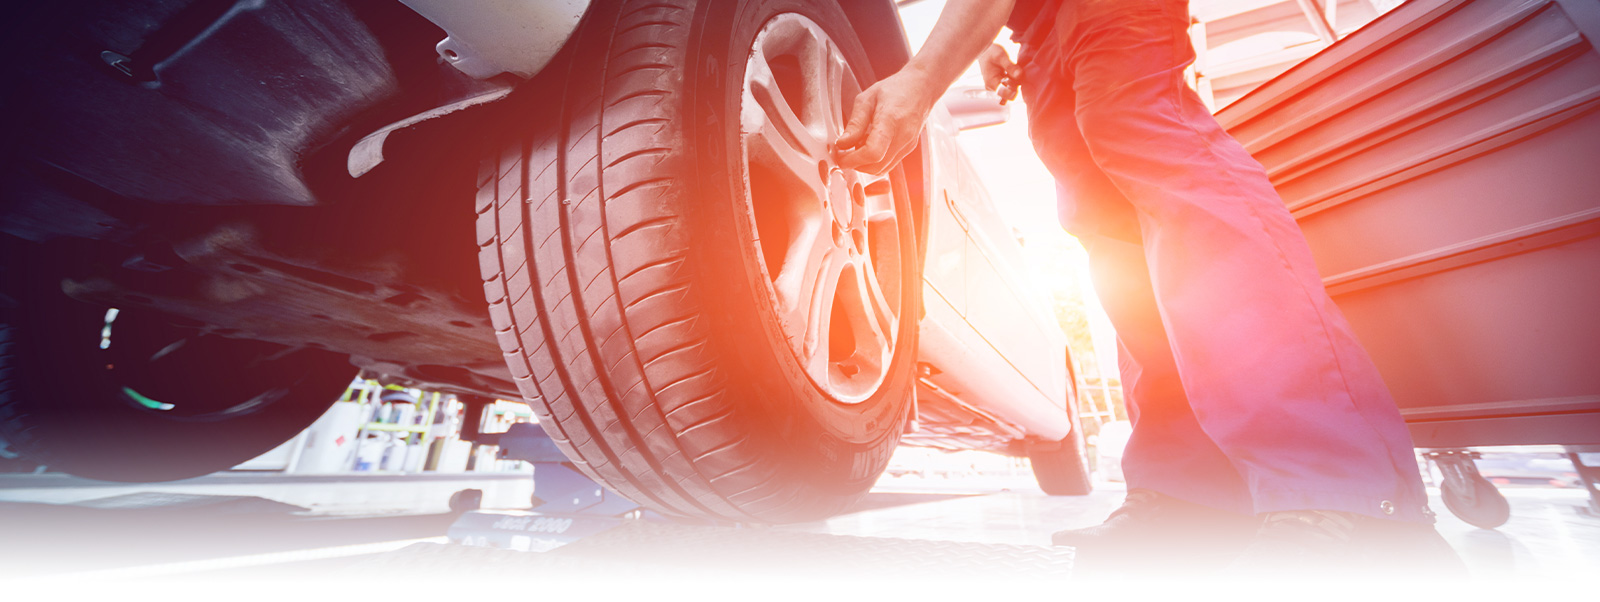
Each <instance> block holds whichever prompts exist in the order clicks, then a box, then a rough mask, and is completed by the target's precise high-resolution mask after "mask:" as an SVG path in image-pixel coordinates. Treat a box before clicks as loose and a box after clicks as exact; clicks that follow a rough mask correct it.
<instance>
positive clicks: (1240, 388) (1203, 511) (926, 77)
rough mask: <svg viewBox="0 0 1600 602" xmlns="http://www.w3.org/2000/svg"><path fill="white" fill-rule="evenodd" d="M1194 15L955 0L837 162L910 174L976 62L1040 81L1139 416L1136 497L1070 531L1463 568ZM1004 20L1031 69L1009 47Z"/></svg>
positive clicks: (1072, 222) (867, 103)
mask: <svg viewBox="0 0 1600 602" xmlns="http://www.w3.org/2000/svg"><path fill="white" fill-rule="evenodd" d="M1189 23H1190V17H1189V10H1188V3H1187V1H1186V0H1015V2H1013V1H1012V0H949V1H948V2H947V4H946V5H945V7H944V9H943V12H942V13H941V14H940V16H939V20H938V22H937V23H936V25H935V26H934V30H933V32H932V34H931V35H930V36H929V38H928V40H927V42H926V43H925V44H924V46H923V48H922V50H921V51H920V52H919V53H918V54H917V55H916V57H915V58H913V59H912V60H911V62H910V63H909V64H907V65H906V66H905V67H904V68H902V69H901V70H900V71H899V72H897V73H894V74H893V75H890V76H889V77H888V78H886V79H884V80H882V81H880V82H878V83H877V84H875V85H873V86H871V87H870V88H868V89H867V90H866V91H864V92H862V93H861V95H860V96H859V97H857V100H856V102H855V106H854V109H853V111H852V114H851V116H850V120H849V122H848V123H847V125H846V127H845V130H844V132H843V134H842V135H841V136H840V138H839V140H838V141H837V143H836V145H837V153H838V154H837V158H838V160H839V163H840V164H841V166H843V167H846V168H856V169H861V170H865V171H868V172H874V173H882V172H884V171H887V170H888V169H889V168H891V167H893V166H894V165H895V164H896V163H897V162H898V161H899V160H900V159H901V158H902V157H904V156H905V155H906V154H907V153H908V152H909V151H910V150H911V148H912V147H913V146H914V145H915V144H916V143H917V140H918V135H919V133H920V131H921V129H922V125H923V122H924V120H925V119H926V117H927V115H928V113H929V111H930V110H931V109H932V108H933V106H934V103H935V102H937V101H938V99H939V98H940V96H941V94H942V93H943V92H944V91H945V90H946V89H947V88H948V87H949V86H950V85H951V84H952V83H953V82H954V81H955V80H956V78H957V77H959V76H960V75H961V73H962V72H963V71H965V70H966V68H967V67H968V66H969V65H971V64H972V62H973V61H974V60H975V59H977V60H979V63H980V69H981V70H982V73H983V77H984V81H985V83H986V85H987V86H988V87H989V88H990V89H996V88H1012V87H1013V86H1016V85H1019V84H1020V85H1021V86H1023V88H1022V91H1023V94H1024V96H1025V99H1026V101H1027V103H1026V104H1027V107H1028V121H1029V128H1030V132H1029V134H1030V137H1031V138H1032V140H1033V146H1034V150H1035V151H1036V152H1037V153H1038V154H1039V156H1040V157H1041V158H1042V159H1043V161H1044V163H1045V165H1046V167H1048V168H1049V170H1050V172H1051V174H1052V175H1053V176H1054V177H1055V178H1056V180H1057V184H1058V190H1059V191H1060V192H1061V194H1060V197H1061V198H1060V201H1059V202H1060V205H1059V206H1060V213H1061V217H1062V223H1063V225H1064V226H1065V227H1066V228H1067V230H1068V231H1069V232H1071V233H1072V234H1073V235H1075V236H1077V237H1078V239H1079V240H1080V241H1082V243H1083V245H1084V247H1085V248H1086V249H1087V250H1088V253H1089V258H1090V264H1091V268H1092V272H1093V277H1094V282H1095V289H1096V291H1097V292H1098V294H1099V295H1100V299H1101V301H1102V304H1103V305H1104V306H1105V308H1106V311H1107V313H1108V314H1109V315H1110V317H1111V321H1112V323H1113V325H1114V326H1115V327H1116V330H1117V333H1118V340H1119V344H1120V347H1119V349H1120V351H1121V358H1122V361H1121V366H1120V369H1121V374H1122V383H1123V388H1124V398H1125V399H1126V400H1127V405H1128V414H1129V416H1130V417H1131V418H1132V420H1133V425H1134V428H1133V435H1132V438H1131V439H1130V440H1129V442H1128V447H1127V450H1126V451H1125V452H1124V457H1123V460H1122V463H1123V471H1124V473H1125V475H1126V480H1127V483H1128V488H1129V489H1128V494H1127V497H1126V499H1125V501H1124V502H1123V503H1122V505H1121V506H1120V507H1119V508H1117V509H1116V510H1115V511H1114V512H1112V513H1111V515H1110V517H1109V518H1107V519H1106V520H1105V522H1104V523H1102V524H1100V525H1096V526H1093V527H1089V528H1084V529H1073V530H1067V531H1061V532H1059V533H1056V534H1055V536H1054V538H1053V539H1054V541H1055V543H1056V544H1058V545H1071V546H1075V547H1076V548H1077V549H1078V550H1079V557H1080V558H1081V559H1083V560H1084V561H1086V563H1087V562H1092V561H1094V560H1097V559H1098V560H1111V559H1121V560H1126V561H1130V562H1135V563H1139V564H1140V565H1141V566H1167V568H1174V569H1176V568H1182V567H1184V566H1186V565H1187V566H1193V565H1194V564H1195V563H1197V562H1202V560H1201V559H1219V558H1220V559H1223V561H1224V562H1227V561H1229V559H1231V566H1232V567H1233V568H1234V570H1237V571H1242V572H1247V573H1248V572H1249V571H1252V570H1256V569H1261V570H1274V571H1278V570H1284V569H1288V570H1297V571H1319V570H1327V569H1328V568H1330V567H1333V566H1355V564H1354V563H1364V564H1361V565H1360V566H1368V567H1385V568H1390V569H1396V570H1401V569H1400V567H1406V568H1407V569H1409V568H1415V567H1417V566H1425V567H1432V568H1443V569H1445V570H1453V569H1454V568H1455V567H1456V566H1457V563H1459V560H1458V559H1456V557H1455V555H1454V553H1453V552H1452V551H1450V548H1449V546H1448V544H1446V543H1445V542H1444V540H1443V539H1442V538H1440V537H1439V535H1438V533H1437V532H1436V531H1435V530H1434V528H1433V526H1432V523H1433V513H1432V512H1431V511H1429V509H1428V507H1427V504H1428V501H1427V495H1426V493H1425V491H1424V489H1423V486H1422V480H1421V477H1420V475H1419V472H1418V468H1417V460H1416V458H1415V454H1414V451H1413V445H1412V442H1411V438H1410V434H1409V432H1408V431H1407V430H1406V426H1405V424H1404V422H1403V421H1402V419H1401V417H1400V413H1399V410H1398V409H1397V408H1396V406H1395V403H1394V400H1393V398H1392V397H1391V396H1390V394H1389V392H1388V389H1387V388H1386V387H1385V386H1384V384H1383V381H1382V379H1381V377H1380V376H1379V374H1378V372H1377V369H1376V367H1375V366H1374V364H1373V362H1372V361H1371V359H1370V358H1369V357H1368V356H1367V354H1366V352H1365V351H1364V350H1363V349H1362V347H1361V344H1360V343H1359V342H1358V341H1357V340H1356V337H1355V334H1354V333H1353V332H1352V331H1351V329H1350V326H1349V325H1348V324H1347V323H1346V321H1345V319H1344V316H1343V314H1342V313H1341V312H1340V311H1339V309H1338V308H1337V307H1335V306H1334V304H1333V301H1332V300H1331V299H1330V298H1329V296H1328V294H1327V292H1326V291H1325V290H1324V289H1323V286H1322V280H1321V278H1320V276H1319V275H1318V273H1317V269H1316V265H1315V264H1314V263H1313V260H1312V256H1311V251H1310V248H1309V247H1308V246H1307V243H1306V240H1305V237H1304V235H1303V234H1302V233H1301V232H1300V229H1299V226H1298V225H1297V224H1296V223H1295V221H1294V219H1293V217H1292V216H1291V215H1290V214H1289V212H1288V210H1287V209H1286V208H1285V206H1284V204H1283V201H1282V200H1281V199H1280V198H1279V197H1278V195H1277V193H1276V191H1274V190H1273V188H1272V184H1271V183H1270V182H1269V181H1268V180H1267V176H1266V172H1265V171H1264V170H1263V168H1262V167H1261V165H1260V164H1259V163H1257V162H1256V161H1255V160H1254V159H1253V158H1251V157H1250V155H1249V154H1248V153H1247V152H1246V151H1245V149H1244V147H1243V146H1241V145H1240V144H1239V143H1238V142H1237V141H1235V140H1234V139H1233V138H1231V137H1230V136H1229V135H1228V134H1227V133H1226V132H1225V131H1224V130H1223V129H1222V127H1221V126H1220V125H1219V124H1218V123H1217V122H1216V120H1215V119H1214V118H1213V117H1212V116H1211V113H1210V111H1209V110H1208V109H1207V108H1206V106H1205V104H1204V103H1202V102H1201V100H1200V98H1199V96H1198V95H1196V94H1195V93H1194V91H1193V90H1192V89H1191V88H1190V87H1189V86H1188V85H1187V84H1186V83H1185V77H1184V69H1185V67H1187V66H1188V65H1189V64H1190V63H1191V62H1193V60H1194V50H1193V48H1192V47H1191V45H1190V44H1191V42H1190V38H1189V34H1188V27H1189ZM1002 26H1009V28H1010V29H1011V31H1012V32H1013V38H1012V39H1013V40H1015V41H1017V42H1019V43H1020V44H1021V52H1020V54H1019V56H1018V63H1015V64H1014V63H1012V61H1011V59H1010V57H1009V56H1008V54H1007V52H1006V50H1005V49H1004V48H1003V47H1001V46H999V45H996V44H992V42H993V41H994V39H995V37H996V36H997V35H998V34H999V33H1000V30H1001V27H1002ZM980 54H981V57H980ZM1008 91H1009V90H1006V89H1002V90H1001V93H1002V95H1004V94H1006V93H1007V92H1008ZM1185 559H1188V560H1185ZM1346 561H1347V562H1346ZM1163 562H1165V563H1167V564H1166V565H1163V564H1162V563H1163ZM1419 563H1420V564H1419ZM1108 566H1117V564H1116V563H1115V562H1113V563H1111V564H1109V565H1108ZM1279 574H1281V573H1279Z"/></svg>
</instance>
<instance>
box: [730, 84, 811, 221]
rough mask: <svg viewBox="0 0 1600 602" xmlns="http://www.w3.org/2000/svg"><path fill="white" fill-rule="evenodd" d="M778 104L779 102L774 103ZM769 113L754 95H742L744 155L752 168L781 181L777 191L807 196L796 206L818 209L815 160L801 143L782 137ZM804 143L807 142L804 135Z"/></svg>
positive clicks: (741, 126) (782, 129)
mask: <svg viewBox="0 0 1600 602" xmlns="http://www.w3.org/2000/svg"><path fill="white" fill-rule="evenodd" d="M778 102H779V103H782V100H781V99H780V100H779V101H778ZM771 116H772V111H766V110H763V109H762V107H761V106H760V102H759V100H758V99H757V97H756V96H755V95H753V94H752V93H750V92H746V93H745V103H744V109H743V111H742V114H741V115H740V126H739V127H740V130H741V132H742V133H743V135H744V143H745V152H746V153H748V156H749V160H750V162H751V163H752V164H758V165H760V166H762V167H765V168H767V170H768V171H769V172H770V173H772V174H774V175H777V176H779V177H781V178H782V179H783V180H784V181H783V182H782V183H781V187H782V188H781V189H782V190H786V191H790V192H795V191H801V190H804V191H806V192H808V193H809V194H808V195H806V196H805V197H804V198H802V199H797V200H799V201H800V202H806V201H809V202H810V204H814V205H815V206H816V207H818V208H819V209H818V210H819V211H820V207H821V205H822V199H823V197H824V196H825V195H826V194H827V191H826V190H824V189H823V186H822V182H821V181H820V180H819V179H818V176H817V173H818V170H819V166H818V159H817V158H816V155H813V154H812V153H811V150H810V149H808V148H807V147H806V146H804V143H803V142H799V141H797V140H796V139H795V138H793V137H791V136H789V135H788V134H786V133H785V128H784V126H782V125H780V124H778V123H775V122H773V121H772V119H771ZM805 139H809V136H808V135H806V138H805Z"/></svg>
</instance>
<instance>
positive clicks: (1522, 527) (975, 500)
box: [0, 474, 1600, 582]
mask: <svg viewBox="0 0 1600 602" xmlns="http://www.w3.org/2000/svg"><path fill="white" fill-rule="evenodd" d="M529 481H530V480H529V479H527V478H526V477H519V476H506V477H476V478H474V477H472V476H471V475H466V476H456V477H449V478H441V477H433V478H419V477H383V476H381V475H379V476H373V475H362V476H354V477H342V478H334V477H315V478H306V477H277V478H273V477H272V476H271V475H228V474H223V475H214V476H212V477H206V478H202V479H196V480H192V481H185V482H177V483H169V484H163V485H141V486H134V485H105V484H93V483H90V482H85V481H79V480H76V479H70V478H66V477H59V476H52V475H27V476H8V477H4V478H0V533H5V534H6V542H5V543H4V544H3V545H0V581H3V580H15V579H22V580H25V581H26V580H35V581H36V580H37V579H39V578H41V577H49V576H54V577H52V578H57V579H59V578H66V579H72V578H74V576H85V575H99V576H102V577H104V576H106V575H119V576H130V575H132V576H137V575H138V574H140V573H139V571H141V570H144V569H150V568H162V567H165V569H171V568H173V567H175V566H176V567H180V568H181V569H182V570H180V571H178V573H180V574H181V573H183V572H185V571H194V572H204V571H207V570H213V569H216V568H218V567H222V568H230V567H231V568H237V567H241V566H251V565H252V564H257V565H270V564H274V563H302V564H306V565H310V564H313V563H320V564H319V565H320V566H324V567H326V566H336V565H337V563H340V562H345V563H348V562H350V561H349V559H350V558H352V557H361V556H365V555H371V554H378V553H382V552H387V551H390V550H394V549H398V548H401V547H403V546H406V545H409V544H412V543H416V542H419V541H434V542H443V541H444V540H443V538H442V537H441V536H443V535H444V531H445V529H446V528H447V527H448V526H449V524H450V522H451V520H453V517H452V516H451V515H449V514H446V513H444V511H445V509H446V504H447V500H448V499H449V496H450V494H451V493H453V492H455V491H457V490H460V489H463V488H467V487H472V488H478V489H482V490H484V491H485V493H486V496H485V500H486V504H485V506H486V507H505V508H519V507H526V506H527V502H526V500H527V499H528V495H529V494H530V493H531V483H530V482H529ZM1503 491H1504V492H1505V494H1506V496H1507V497H1508V498H1509V500H1510V501H1511V505H1512V512H1513V517H1512V519H1511V521H1510V522H1509V523H1508V524H1506V525H1505V526H1504V527H1502V528H1500V529H1497V530H1492V531H1491V530H1483V529H1478V528H1475V527H1472V526H1470V525H1468V524H1466V523H1464V522H1462V521H1460V520H1459V519H1456V518H1455V517H1453V516H1450V515H1449V514H1448V513H1446V512H1444V511H1443V505H1442V503H1441V502H1440V501H1439V500H1438V498H1437V493H1436V492H1435V498H1434V502H1433V505H1434V507H1435V508H1436V509H1438V510H1439V511H1440V514H1441V516H1440V522H1439V530H1440V532H1441V533H1442V534H1443V535H1444V537H1445V538H1446V539H1447V540H1448V541H1449V542H1450V543H1451V544H1452V546H1454V547H1455V549H1456V550H1457V551H1458V552H1459V553H1460V554H1461V556H1462V557H1463V559H1464V560H1465V561H1466V563H1467V564H1468V566H1469V568H1470V570H1471V572H1472V574H1473V576H1474V577H1476V578H1479V579H1483V580H1488V581H1497V580H1506V581H1516V582H1524V581H1528V582H1538V581H1547V582H1548V581H1558V582H1571V581H1570V580H1572V579H1574V577H1575V576H1581V575H1586V574H1589V573H1591V572H1592V571H1593V570H1594V567H1600V518H1596V517H1594V516H1591V515H1588V514H1586V513H1584V512H1580V510H1579V509H1580V508H1581V507H1584V506H1585V505H1586V502H1587V498H1586V496H1585V495H1584V493H1583V492H1582V491H1581V490H1562V489H1548V488H1515V487H1507V488H1504V489H1503ZM129 494H145V496H146V499H145V500H144V501H146V502H148V501H155V502H160V501H161V500H160V499H155V498H156V497H159V496H153V494H160V495H165V496H179V497H181V496H254V497H253V498H252V497H246V498H242V499H233V500H232V501H231V502H229V503H224V504H212V505H211V506H207V507H204V508H201V507H191V508H189V509H180V510H170V509H169V510H167V511H163V510H161V509H160V508H148V507H146V508H141V507H138V506H140V504H141V503H142V502H141V501H140V500H141V498H140V497H137V496H136V497H122V498H118V499H121V500H123V501H124V502H126V503H123V504H121V505H117V504H111V505H110V506H107V505H105V504H101V505H100V507H99V508H86V507H84V506H81V505H73V504H82V503H84V502H86V501H90V500H103V499H105V498H110V497H115V496H127V495H129ZM1123 494H1124V490H1123V487H1122V485H1121V484H1119V483H1099V484H1098V487H1097V489H1096V491H1095V492H1094V493H1093V494H1092V495H1089V496H1084V497H1049V496H1046V495H1044V494H1043V493H1042V492H1040V491H1039V490H1038V488H1037V487H1036V486H1035V485H1034V483H1033V481H1032V478H1031V476H1028V475H1012V476H999V477H984V478H968V479H960V480H956V479H944V478H938V477H934V478H920V477H914V476H912V477H901V478H885V479H884V480H883V481H882V482H880V485H879V487H878V488H877V489H876V490H875V492H874V494H873V495H872V496H870V497H869V499H868V500H867V504H866V506H868V507H869V509H865V510H861V511H857V512H853V513H849V514H845V515H842V516H838V517H835V518H832V519H829V520H826V521H819V522H815V523H807V524H798V525H787V526H783V527H778V528H777V529H781V530H785V531H794V532H804V533H821V534H833V535H854V536H864V537H878V538H900V539H910V540H937V541H950V542H972V543H983V544H1013V545H1021V546H1047V545H1048V544H1049V537H1050V533H1051V532H1053V531H1055V530H1057V529H1062V528H1070V527H1079V526H1086V525H1091V524H1095V523H1097V522H1099V521H1100V520H1101V519H1103V518H1104V517H1105V515H1106V514H1107V513H1109V512H1110V511H1111V510H1112V509H1113V508H1114V507H1116V505H1117V504H1118V503H1120V501H1121V499H1122V496H1123ZM197 499H198V498H197ZM239 559H244V560H239ZM236 560H238V562H234V561H236ZM218 561H221V562H220V564H206V563H208V562H211V563H216V562H218ZM185 563H188V564H185ZM196 563H198V564H196ZM329 563H334V564H329ZM185 567H186V568H185ZM208 567H209V568H208ZM165 569H163V570H165ZM107 571H110V573H107ZM119 571H120V572H119ZM169 572H170V571H169Z"/></svg>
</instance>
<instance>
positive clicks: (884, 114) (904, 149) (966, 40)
mask: <svg viewBox="0 0 1600 602" xmlns="http://www.w3.org/2000/svg"><path fill="white" fill-rule="evenodd" d="M1014 1H1015V0H949V2H947V3H946V4H945V7H944V10H943V11H942V12H940V13H939V21H938V22H937V23H935V24H934V26H933V33H932V34H930V35H929V36H928V41H927V42H925V43H923V45H922V50H921V51H920V52H918V53H917V56H915V57H913V58H912V59H911V62H910V63H907V64H906V66H905V67H903V68H901V69H900V71H898V72H896V73H895V74H894V75H891V76H889V77H887V78H885V79H884V80H883V81H880V82H878V83H876V84H873V85H872V87H870V88H867V89H866V91H864V92H862V93H861V95H860V96H857V97H856V102H855V108H854V109H852V110H851V111H850V121H849V122H848V123H846V124H845V127H844V132H843V133H842V134H841V135H840V136H839V140H838V141H837V142H836V143H835V144H836V146H837V148H838V151H837V152H838V161H839V165H840V167H844V168H846V169H858V170H861V171H865V172H868V173H879V174H881V173H884V172H887V171H889V169H890V168H892V167H894V166H895V164H897V163H899V162H900V159H901V158H903V157H905V156H906V153H909V152H911V148H912V147H913V146H915V145H916V143H917V136H918V135H919V134H921V133H922V123H923V122H924V121H926V120H927V119H928V112H929V111H932V110H933V105H934V103H937V102H938V101H939V97H940V96H942V95H944V91H945V90H947V89H949V88H950V84H953V83H955V81H956V78H958V77H961V73H962V72H963V71H966V70H967V67H968V66H969V65H971V64H972V61H973V60H974V59H976V58H977V57H978V53H980V52H983V50H984V49H985V48H988V47H989V45H990V44H992V43H993V42H994V39H995V36H998V35H1000V28H1001V27H1003V26H1005V23H1006V17H1008V16H1009V15H1010V14H1011V5H1012V3H1013V2H1014Z"/></svg>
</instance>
